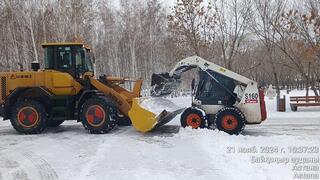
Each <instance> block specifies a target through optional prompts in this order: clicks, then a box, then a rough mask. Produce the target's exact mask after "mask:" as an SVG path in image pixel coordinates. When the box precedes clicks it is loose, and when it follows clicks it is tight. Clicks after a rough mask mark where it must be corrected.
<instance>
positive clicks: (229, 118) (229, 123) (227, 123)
mask: <svg viewBox="0 0 320 180" xmlns="http://www.w3.org/2000/svg"><path fill="white" fill-rule="evenodd" d="M237 126H238V119H237V118H236V117H235V116H233V115H225V116H223V118H222V127H223V128H224V129H226V130H234V129H236V128H237Z"/></svg>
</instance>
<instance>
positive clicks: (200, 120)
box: [180, 107, 206, 129]
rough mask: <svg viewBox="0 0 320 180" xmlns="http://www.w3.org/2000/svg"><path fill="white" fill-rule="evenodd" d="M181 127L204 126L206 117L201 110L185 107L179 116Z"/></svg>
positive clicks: (194, 127)
mask: <svg viewBox="0 0 320 180" xmlns="http://www.w3.org/2000/svg"><path fill="white" fill-rule="evenodd" d="M180 122H181V126H182V127H191V128H192V129H198V128H205V127H206V119H205V117H204V114H203V112H202V111H201V110H199V109H197V108H193V107H190V108H187V109H186V110H184V112H183V113H182V115H181V117H180Z"/></svg>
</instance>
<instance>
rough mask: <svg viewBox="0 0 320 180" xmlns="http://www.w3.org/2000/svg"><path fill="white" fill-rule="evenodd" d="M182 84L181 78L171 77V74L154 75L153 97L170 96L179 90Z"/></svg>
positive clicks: (152, 80)
mask: <svg viewBox="0 0 320 180" xmlns="http://www.w3.org/2000/svg"><path fill="white" fill-rule="evenodd" d="M180 83H181V80H180V77H178V76H170V75H169V73H160V74H152V76H151V87H152V89H151V92H150V93H151V96H153V97H160V96H165V95H169V94H171V93H172V92H173V91H174V90H176V89H177V88H178V86H179V85H180Z"/></svg>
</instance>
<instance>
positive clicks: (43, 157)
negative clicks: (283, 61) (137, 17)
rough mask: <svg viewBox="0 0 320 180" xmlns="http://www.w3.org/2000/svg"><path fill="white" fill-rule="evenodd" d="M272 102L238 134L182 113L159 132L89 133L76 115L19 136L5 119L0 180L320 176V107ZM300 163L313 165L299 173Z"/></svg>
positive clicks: (157, 105) (159, 105) (165, 104)
mask: <svg viewBox="0 0 320 180" xmlns="http://www.w3.org/2000/svg"><path fill="white" fill-rule="evenodd" d="M274 103H275V102H274V100H267V108H268V113H269V114H268V115H269V118H268V119H267V121H266V122H264V123H262V124H261V125H252V126H246V129H245V131H244V132H243V135H239V136H230V135H227V134H225V133H223V132H218V131H216V130H205V129H203V130H192V129H188V128H187V129H183V128H180V127H179V124H180V123H179V117H177V118H175V119H174V121H172V122H170V124H168V125H166V126H164V127H162V128H161V129H159V130H158V131H156V132H151V133H147V134H141V133H139V132H136V131H135V130H134V129H133V128H132V127H117V128H116V129H115V130H114V131H113V132H112V133H109V134H104V135H92V134H88V133H87V132H86V131H85V130H84V128H83V127H82V125H81V124H80V123H76V122H74V121H70V122H65V123H64V124H62V125H61V127H58V128H52V129H48V130H47V131H46V132H44V133H43V134H40V135H21V134H18V133H16V132H15V130H13V128H12V127H11V125H10V122H8V121H1V122H0V180H7V179H26V180H27V179H30V180H34V179H45V180H55V179H74V180H78V179H139V180H140V179H206V180H207V179H208V178H210V179H279V180H280V179H281V180H282V179H293V178H295V177H299V176H298V175H301V174H303V173H304V174H307V175H308V174H318V175H319V173H320V172H319V155H320V154H319V151H318V150H317V149H318V148H319V146H320V138H319V137H320V131H319V129H320V108H318V109H317V108H311V109H310V108H305V109H301V110H299V111H298V112H295V113H294V112H291V111H290V110H289V109H288V111H287V112H285V113H278V112H275V110H274V107H273V106H275V105H274ZM189 104H190V98H174V99H162V100H161V101H153V100H149V101H146V102H145V104H144V106H148V107H149V108H151V109H154V111H156V112H160V111H161V110H162V109H164V108H167V109H168V108H169V109H175V108H180V107H184V106H188V105H189ZM317 159H318V161H317ZM300 165H303V166H310V167H314V168H315V169H312V170H313V171H299V169H298V170H297V168H296V167H297V166H300ZM316 167H318V170H317V169H316ZM300 177H302V176H300ZM298 179H299V178H298ZM300 179H301V178H300Z"/></svg>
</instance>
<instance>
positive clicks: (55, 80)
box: [45, 70, 83, 96]
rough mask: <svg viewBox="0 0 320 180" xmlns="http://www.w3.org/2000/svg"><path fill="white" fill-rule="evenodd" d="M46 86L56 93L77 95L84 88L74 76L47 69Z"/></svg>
mask: <svg viewBox="0 0 320 180" xmlns="http://www.w3.org/2000/svg"><path fill="white" fill-rule="evenodd" d="M45 87H46V88H47V89H49V90H50V92H51V93H53V94H55V95H67V96H68V95H69V96H71V95H77V94H78V93H79V92H80V90H81V89H82V88H83V87H82V86H81V84H80V83H78V82H77V81H76V80H74V79H73V77H72V76H71V75H70V74H68V73H64V72H59V71H53V70H48V71H45Z"/></svg>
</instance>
